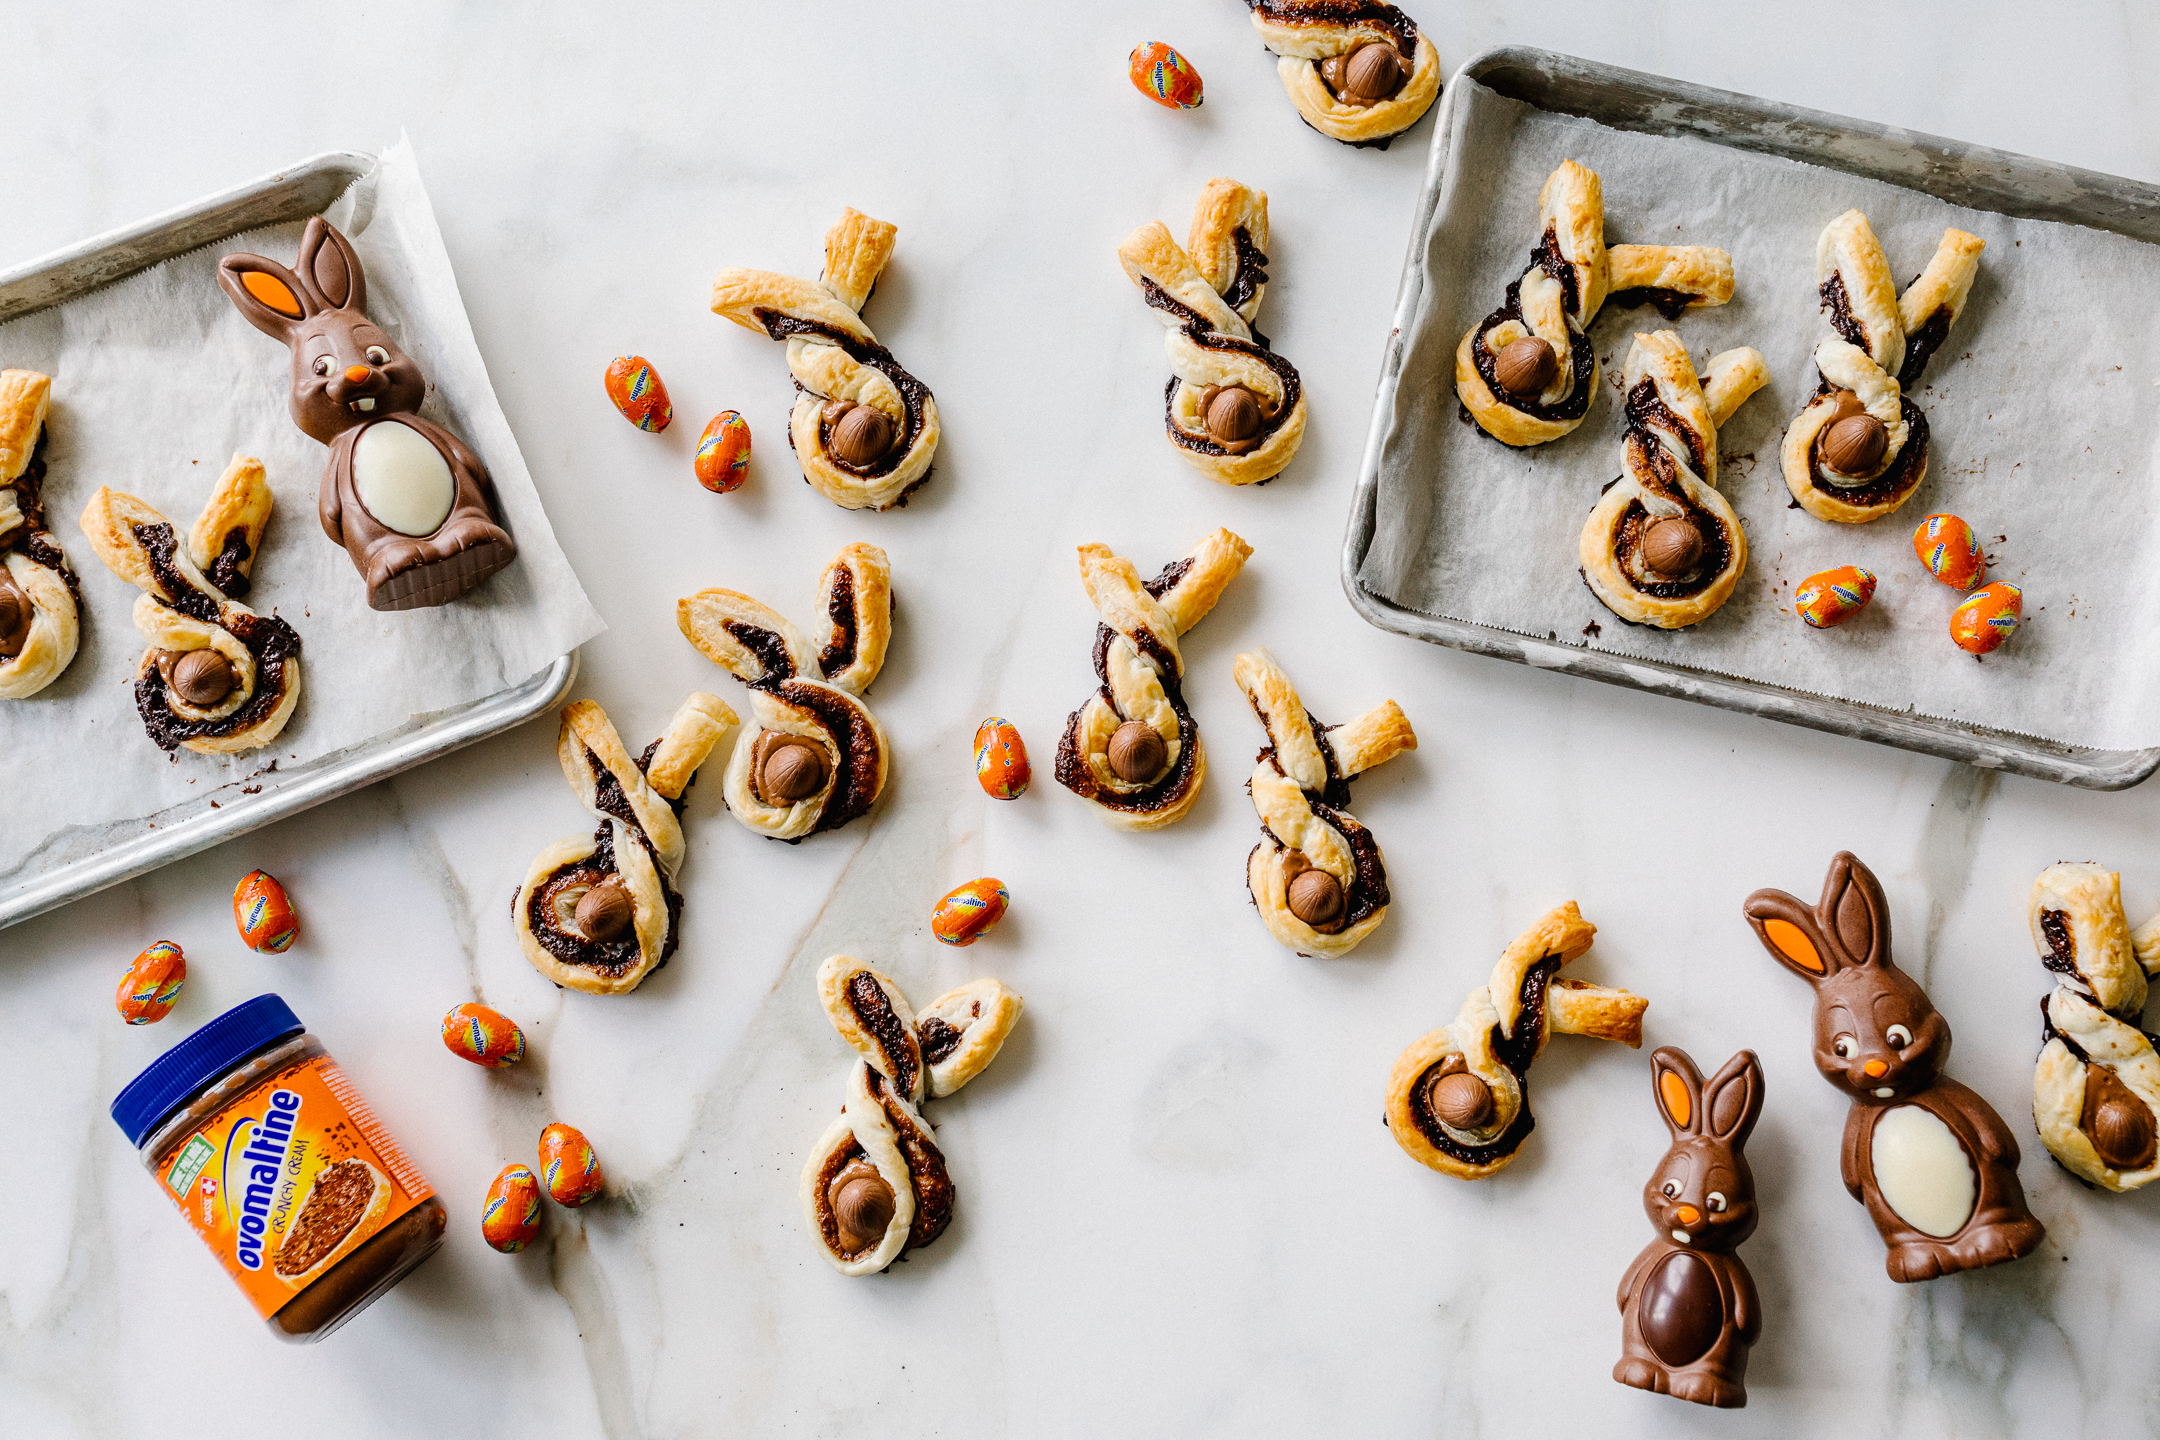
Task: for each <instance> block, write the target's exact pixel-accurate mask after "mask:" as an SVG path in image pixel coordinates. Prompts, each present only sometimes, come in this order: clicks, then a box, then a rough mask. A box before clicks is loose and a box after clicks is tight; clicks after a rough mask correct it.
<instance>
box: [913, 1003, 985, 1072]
mask: <svg viewBox="0 0 2160 1440" xmlns="http://www.w3.org/2000/svg"><path fill="white" fill-rule="evenodd" d="M978 1003H979V1002H978ZM965 1034H966V1032H965V1031H961V1030H955V1029H954V1028H953V1027H952V1026H950V1025H948V1024H946V1023H945V1022H944V1021H943V1020H941V1019H939V1018H938V1017H937V1016H935V1015H931V1016H929V1017H927V1018H925V1019H924V1020H923V1021H922V1023H920V1024H918V1025H917V1026H916V1027H915V1038H916V1039H917V1040H918V1041H919V1042H920V1043H921V1045H922V1055H923V1063H924V1064H925V1065H935V1064H937V1063H939V1062H940V1061H942V1060H943V1059H944V1058H945V1057H946V1056H948V1055H950V1054H952V1053H953V1051H955V1050H958V1049H959V1048H960V1041H961V1039H962V1038H963V1036H964V1035H965Z"/></svg>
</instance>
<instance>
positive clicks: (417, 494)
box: [218, 215, 517, 610]
mask: <svg viewBox="0 0 2160 1440" xmlns="http://www.w3.org/2000/svg"><path fill="white" fill-rule="evenodd" d="M295 264H296V266H297V269H296V270H288V269H286V268H285V267H284V266H282V265H280V264H278V263H277V262H276V261H275V260H266V259H264V258H263V257H262V256H260V255H227V256H226V257H225V258H224V259H223V260H220V261H219V262H218V284H219V285H221V286H223V287H224V290H225V293H226V294H227V295H228V296H230V297H231V298H232V302H233V304H234V305H235V306H236V307H238V308H239V311H240V313H241V314H242V315H244V316H246V317H247V319H248V323H249V324H251V325H253V326H254V327H255V328H256V329H258V330H260V331H262V332H263V333H264V334H265V335H268V336H270V337H271V338H272V339H275V340H282V341H284V342H285V343H286V344H287V345H289V346H291V347H292V362H293V369H292V415H293V420H294V422H295V423H297V424H298V425H299V426H300V428H301V429H302V430H305V431H306V432H307V433H308V434H310V435H312V436H314V437H315V438H316V439H317V440H320V441H322V443H323V444H325V445H328V446H329V447H330V464H329V466H328V467H327V468H326V469H325V470H324V471H323V478H322V489H321V491H320V492H319V494H318V497H317V506H318V509H319V511H320V513H321V517H322V527H323V530H324V532H325V533H327V534H328V535H329V537H330V538H331V539H332V540H335V541H336V542H337V543H338V544H340V545H343V546H344V547H345V549H346V551H347V552H348V553H349V554H350V555H351V556H352V562H353V565H354V566H355V567H356V568H357V569H358V570H359V571H360V574H361V575H362V577H364V578H365V579H366V581H367V589H368V604H369V605H371V606H373V607H374V608H375V609H377V610H417V609H420V608H421V607H423V606H428V605H446V604H448V603H449V602H450V601H452V600H455V599H457V598H458V596H460V595H463V594H464V593H465V592H466V591H468V590H470V589H472V588H473V587H474V586H476V585H478V584H479V583H480V582H481V581H483V580H485V579H487V578H488V577H489V576H490V575H493V574H494V573H495V572H496V571H498V570H500V569H502V568H503V567H504V566H505V565H508V564H509V563H510V562H511V561H512V560H514V559H516V558H517V543H516V542H515V541H513V540H512V539H511V538H510V536H509V534H508V533H507V532H505V531H504V529H503V528H502V526H501V524H500V523H499V522H498V518H497V516H496V513H495V504H494V486H493V485H492V483H491V482H490V481H489V479H488V472H487V467H486V466H485V465H483V464H481V463H480V457H479V456H477V455H475V454H473V452H472V451H471V450H469V449H467V448H466V447H465V444H464V442H463V441H461V440H459V439H458V438H457V437H456V436H455V435H452V434H451V433H450V432H449V431H447V430H445V429H443V428H442V427H441V426H440V425H437V424H435V423H434V422H433V421H431V420H423V419H421V418H420V415H419V413H418V412H419V409H420V402H421V401H422V400H424V399H426V398H427V379H426V377H425V376H423V375H422V374H421V373H420V367H419V365H418V364H417V363H415V362H414V360H413V358H412V357H411V356H409V355H407V354H406V353H405V352H404V351H402V350H400V349H398V347H397V342H396V341H395V340H392V339H391V338H390V336H389V335H388V334H387V333H386V332H385V331H383V330H382V329H380V328H379V327H378V326H376V325H375V323H374V322H373V321H371V320H369V319H368V317H367V276H366V275H364V274H363V273H362V272H361V269H360V257H359V256H357V255H355V254H354V253H353V248H352V246H351V245H350V244H349V243H347V241H346V239H345V237H344V236H343V235H340V234H338V232H337V231H336V230H335V229H334V228H332V226H331V225H330V224H329V222H327V221H326V220H324V219H323V218H322V217H321V216H320V215H318V216H316V217H315V218H314V219H312V220H310V221H308V223H307V230H306V232H305V233H304V234H302V235H301V237H300V258H299V259H298V260H297V261H296V262H295Z"/></svg>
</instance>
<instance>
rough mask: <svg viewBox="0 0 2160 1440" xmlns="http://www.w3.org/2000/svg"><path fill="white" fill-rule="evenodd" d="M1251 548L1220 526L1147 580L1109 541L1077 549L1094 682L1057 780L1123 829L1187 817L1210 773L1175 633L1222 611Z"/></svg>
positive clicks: (1069, 733) (1071, 729)
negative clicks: (1089, 618)
mask: <svg viewBox="0 0 2160 1440" xmlns="http://www.w3.org/2000/svg"><path fill="white" fill-rule="evenodd" d="M1250 554H1252V547H1251V546H1250V545H1247V544H1246V543H1245V542H1244V541H1243V540H1240V539H1239V538H1238V537H1237V536H1235V535H1233V534H1231V533H1230V532H1229V531H1228V530H1217V531H1216V532H1215V533H1214V534H1212V535H1210V536H1208V537H1207V538H1206V539H1205V540H1202V541H1201V542H1200V543H1199V544H1198V545H1196V546H1194V547H1193V549H1192V551H1191V552H1190V553H1189V554H1187V555H1186V556H1185V557H1184V558H1183V559H1182V560H1174V561H1172V562H1171V563H1170V564H1169V566H1167V567H1166V568H1165V569H1164V570H1163V572H1162V574H1160V575H1158V576H1156V577H1155V578H1154V579H1153V580H1147V581H1143V580H1142V579H1141V578H1140V572H1139V571H1137V570H1135V569H1134V568H1133V564H1132V562H1131V561H1130V560H1127V559H1125V558H1123V557H1122V556H1118V555H1113V554H1112V553H1111V552H1110V549H1109V547H1108V546H1106V545H1083V546H1081V547H1080V583H1081V584H1082V585H1083V586H1085V587H1086V589H1087V594H1088V599H1089V600H1091V601H1092V602H1094V605H1095V612H1096V614H1097V615H1098V616H1099V617H1100V621H1101V623H1099V624H1098V625H1097V626H1096V627H1095V676H1096V679H1097V680H1098V681H1100V682H1101V683H1100V685H1099V687H1098V688H1097V689H1096V691H1095V693H1094V694H1093V695H1090V696H1089V697H1088V700H1087V703H1086V704H1084V705H1082V706H1081V707H1080V708H1079V709H1078V710H1075V711H1074V712H1073V713H1072V715H1071V716H1070V718H1068V719H1067V720H1066V722H1065V734H1064V738H1063V739H1061V740H1060V741H1059V742H1058V753H1057V780H1058V783H1059V784H1060V785H1063V786H1064V787H1065V788H1066V789H1068V790H1070V791H1072V792H1073V793H1074V794H1075V795H1078V796H1079V797H1080V798H1081V799H1083V800H1086V801H1088V802H1089V803H1090V804H1092V805H1094V806H1095V808H1096V813H1098V814H1099V815H1101V816H1102V818H1103V819H1104V820H1106V821H1108V822H1109V823H1110V824H1112V825H1114V826H1116V827H1117V828H1119V829H1121V830H1155V829H1159V828H1161V827H1162V826H1165V825H1169V824H1173V823H1175V822H1176V821H1178V820H1179V819H1182V818H1183V817H1184V815H1185V812H1186V811H1188V810H1190V809H1191V808H1192V805H1193V801H1195V800H1196V799H1198V798H1199V795H1200V782H1201V780H1202V779H1204V778H1205V777H1206V775H1207V756H1206V753H1205V752H1204V751H1203V750H1202V749H1201V746H1200V728H1199V726H1198V725H1197V724H1196V723H1195V722H1194V720H1193V717H1192V711H1191V710H1190V709H1189V708H1188V707H1187V706H1186V704H1185V688H1184V687H1185V658H1184V654H1183V652H1182V651H1181V650H1180V648H1179V645H1178V637H1179V636H1180V635H1182V634H1184V633H1185V632H1186V631H1188V630H1190V629H1192V627H1193V626H1195V625H1197V624H1199V623H1200V621H1201V620H1202V619H1203V618H1204V617H1205V616H1206V615H1207V613H1208V611H1210V610H1212V609H1214V608H1215V602H1216V600H1217V599H1218V598H1219V597H1220V596H1221V595H1222V592H1223V587H1224V586H1226V585H1228V584H1229V583H1230V581H1231V580H1232V579H1233V578H1235V577H1236V575H1237V573H1238V571H1240V570H1242V569H1243V568H1244V566H1245V558H1246V557H1247V556H1248V555H1250Z"/></svg>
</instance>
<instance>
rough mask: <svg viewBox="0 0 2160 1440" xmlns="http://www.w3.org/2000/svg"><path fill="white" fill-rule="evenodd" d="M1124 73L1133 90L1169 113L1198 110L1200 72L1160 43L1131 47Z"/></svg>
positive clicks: (1152, 42)
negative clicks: (1130, 81) (1130, 79)
mask: <svg viewBox="0 0 2160 1440" xmlns="http://www.w3.org/2000/svg"><path fill="white" fill-rule="evenodd" d="M1127 70H1128V73H1130V74H1131V76H1132V83H1133V88H1134V89H1135V90H1138V91H1139V92H1140V93H1141V94H1143V95H1145V96H1147V98H1148V99H1150V100H1153V101H1154V102H1155V103H1156V104H1158V105H1162V106H1165V107H1167V108H1169V109H1172V110H1197V109H1198V108H1199V107H1200V72H1199V71H1197V70H1195V69H1193V68H1192V62H1191V61H1189V60H1187V59H1186V58H1185V57H1184V56H1183V55H1180V54H1178V52H1177V51H1175V50H1173V49H1171V48H1170V47H1169V46H1168V45H1165V44H1163V43H1162V41H1160V40H1150V41H1149V42H1148V43H1147V44H1145V45H1140V46H1136V47H1134V49H1133V52H1132V55H1131V57H1130V60H1129V61H1128V64H1127Z"/></svg>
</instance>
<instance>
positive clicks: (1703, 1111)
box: [1643, 1045, 1763, 1252]
mask: <svg viewBox="0 0 2160 1440" xmlns="http://www.w3.org/2000/svg"><path fill="white" fill-rule="evenodd" d="M1650 1067H1651V1077H1652V1088H1653V1089H1654V1091H1655V1093H1656V1096H1657V1107H1658V1114H1659V1115H1661V1116H1663V1117H1664V1120H1665V1128H1666V1129H1668V1130H1670V1131H1671V1132H1672V1148H1671V1149H1669V1150H1667V1151H1666V1152H1665V1158H1664V1159H1663V1160H1661V1161H1659V1162H1658V1167H1657V1170H1656V1172H1655V1173H1653V1174H1652V1175H1651V1177H1650V1182H1649V1183H1648V1184H1647V1185H1645V1186H1643V1211H1644V1213H1645V1214H1647V1215H1648V1216H1649V1217H1650V1223H1651V1224H1653V1225H1655V1226H1656V1227H1657V1228H1658V1232H1659V1233H1660V1234H1663V1235H1669V1236H1671V1237H1672V1240H1673V1243H1675V1244H1677V1245H1684V1246H1686V1247H1687V1248H1689V1249H1690V1250H1698V1251H1712V1252H1719V1251H1730V1250H1732V1249H1733V1247H1735V1246H1736V1245H1738V1244H1739V1243H1740V1242H1741V1241H1743V1240H1745V1239H1747V1237H1748V1236H1750V1235H1752V1234H1754V1233H1755V1220H1756V1210H1755V1176H1754V1174H1753V1173H1752V1172H1750V1171H1749V1169H1748V1163H1747V1156H1746V1155H1745V1154H1744V1153H1743V1152H1742V1147H1743V1146H1745V1145H1746V1144H1747V1138H1748V1135H1749V1134H1750V1133H1751V1132H1752V1131H1753V1130H1754V1129H1755V1121H1756V1118H1757V1117H1758V1116H1760V1115H1761V1114H1762V1102H1763V1075H1762V1062H1761V1061H1759V1060H1757V1059H1756V1058H1755V1052H1754V1051H1752V1050H1743V1051H1741V1052H1740V1053H1739V1054H1737V1055H1735V1056H1733V1057H1732V1059H1730V1060H1728V1061H1726V1062H1725V1068H1724V1069H1722V1070H1720V1071H1718V1073H1717V1074H1716V1075H1714V1076H1712V1077H1711V1078H1710V1080H1709V1082H1708V1083H1707V1084H1706V1083H1704V1081H1703V1078H1702V1072H1701V1071H1699V1070H1697V1069H1696V1068H1695V1062H1694V1061H1693V1060H1692V1059H1690V1058H1689V1057H1688V1055H1687V1053H1686V1052H1685V1051H1683V1050H1676V1049H1674V1048H1673V1047H1672V1046H1670V1045H1667V1046H1664V1047H1662V1048H1661V1049H1659V1050H1658V1051H1657V1052H1656V1053H1655V1054H1653V1055H1652V1056H1651V1057H1650Z"/></svg>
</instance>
